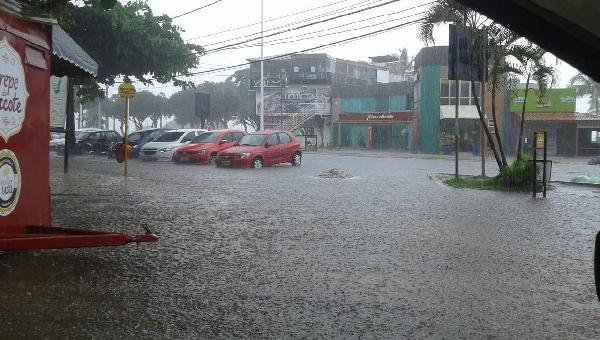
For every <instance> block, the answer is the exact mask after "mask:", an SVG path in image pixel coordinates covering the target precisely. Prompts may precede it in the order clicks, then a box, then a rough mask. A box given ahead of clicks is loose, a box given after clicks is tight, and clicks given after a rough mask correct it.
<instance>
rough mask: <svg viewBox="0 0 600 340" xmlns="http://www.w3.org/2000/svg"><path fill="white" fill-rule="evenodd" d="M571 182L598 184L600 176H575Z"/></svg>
mask: <svg viewBox="0 0 600 340" xmlns="http://www.w3.org/2000/svg"><path fill="white" fill-rule="evenodd" d="M572 181H573V182H575V183H589V184H600V176H591V175H590V176H587V175H584V176H577V177H575V178H573V179H572Z"/></svg>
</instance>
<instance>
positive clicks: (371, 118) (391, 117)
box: [367, 115, 394, 120]
mask: <svg viewBox="0 0 600 340" xmlns="http://www.w3.org/2000/svg"><path fill="white" fill-rule="evenodd" d="M373 119H394V115H367V120H373Z"/></svg>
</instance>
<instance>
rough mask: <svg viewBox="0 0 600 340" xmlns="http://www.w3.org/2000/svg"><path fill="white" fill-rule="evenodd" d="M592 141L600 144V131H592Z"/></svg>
mask: <svg viewBox="0 0 600 340" xmlns="http://www.w3.org/2000/svg"><path fill="white" fill-rule="evenodd" d="M591 142H592V143H598V144H600V131H592V141H591Z"/></svg>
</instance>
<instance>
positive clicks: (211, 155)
mask: <svg viewBox="0 0 600 340" xmlns="http://www.w3.org/2000/svg"><path fill="white" fill-rule="evenodd" d="M216 161H217V153H216V152H213V153H211V154H210V162H211V163H213V164H214V163H215V162H216Z"/></svg>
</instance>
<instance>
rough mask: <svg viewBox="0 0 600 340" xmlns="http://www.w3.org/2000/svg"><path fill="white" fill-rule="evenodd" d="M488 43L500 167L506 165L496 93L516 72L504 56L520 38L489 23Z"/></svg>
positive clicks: (489, 83)
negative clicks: (499, 127)
mask: <svg viewBox="0 0 600 340" xmlns="http://www.w3.org/2000/svg"><path fill="white" fill-rule="evenodd" d="M487 34H488V38H489V39H488V43H487V48H486V51H487V53H489V68H488V71H489V75H488V79H487V85H488V87H489V88H490V90H489V91H490V94H491V97H492V98H491V104H492V105H491V106H492V120H493V121H494V135H495V137H496V142H497V145H498V153H499V154H500V158H501V161H502V167H506V166H508V162H507V161H506V154H505V152H504V146H503V144H502V136H501V135H500V131H499V130H498V121H497V116H496V95H497V94H498V91H499V90H500V89H504V88H506V87H508V85H509V83H510V81H509V79H510V78H509V77H510V74H511V73H518V70H517V69H516V68H514V67H513V66H512V65H510V64H509V63H508V62H507V61H506V58H507V57H509V56H510V54H511V49H512V46H513V45H514V43H515V42H516V41H517V40H518V39H519V38H520V37H519V35H518V34H516V33H514V32H513V31H511V30H509V29H507V28H505V27H503V26H501V25H498V24H491V25H489V27H488V28H487Z"/></svg>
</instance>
